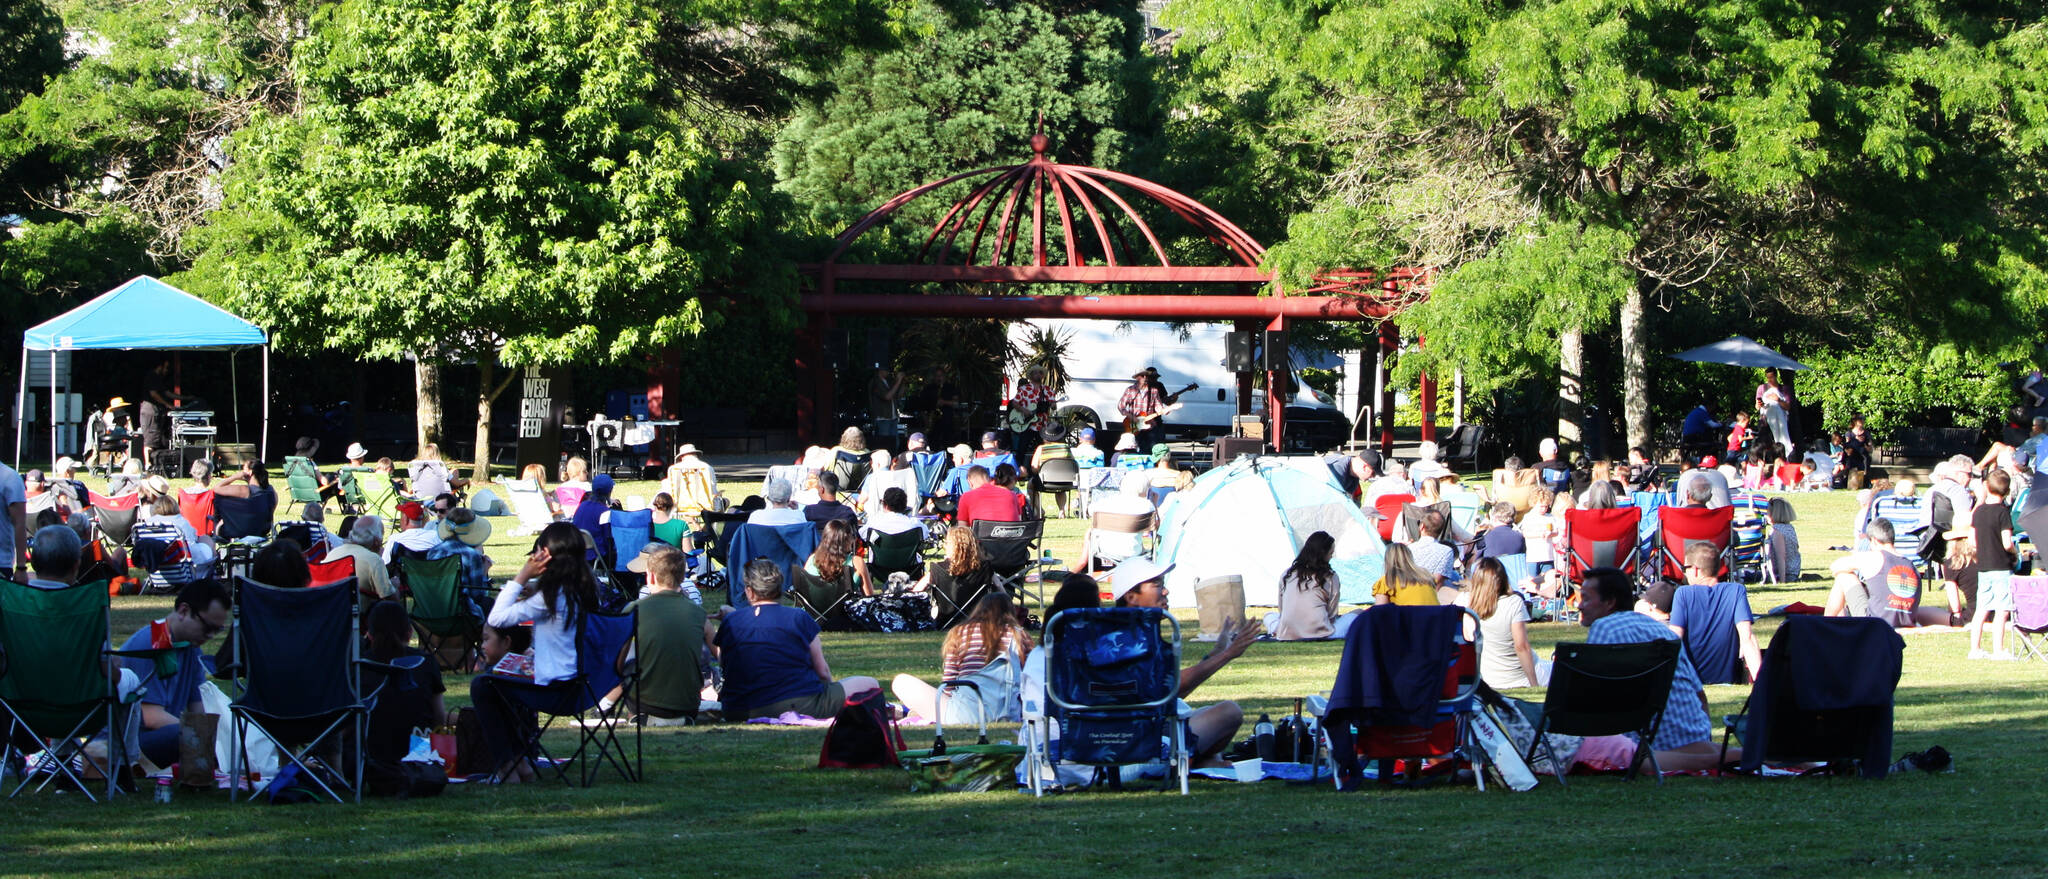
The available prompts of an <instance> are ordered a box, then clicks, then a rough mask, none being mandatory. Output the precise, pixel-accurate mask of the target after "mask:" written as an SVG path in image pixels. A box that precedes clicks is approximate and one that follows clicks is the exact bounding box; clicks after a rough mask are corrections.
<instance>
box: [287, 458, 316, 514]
mask: <svg viewBox="0 0 2048 879" xmlns="http://www.w3.org/2000/svg"><path fill="white" fill-rule="evenodd" d="M284 481H285V486H286V487H287V488H288V489H289V490H290V492H291V497H292V503H295V504H309V503H310V504H317V503H319V502H320V468H318V467H316V466H314V464H313V459H311V458H305V457H300V456H298V455H286V456H285V459H284Z"/></svg>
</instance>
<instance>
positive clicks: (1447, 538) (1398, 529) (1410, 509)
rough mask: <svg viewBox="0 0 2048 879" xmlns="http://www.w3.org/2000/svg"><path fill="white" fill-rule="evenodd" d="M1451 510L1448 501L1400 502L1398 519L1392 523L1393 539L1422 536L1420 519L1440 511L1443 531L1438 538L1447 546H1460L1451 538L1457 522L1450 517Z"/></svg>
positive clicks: (1412, 538) (1404, 539)
mask: <svg viewBox="0 0 2048 879" xmlns="http://www.w3.org/2000/svg"><path fill="white" fill-rule="evenodd" d="M1452 512H1453V510H1452V508H1451V503H1450V501H1437V502H1436V503H1433V504H1416V503H1408V504H1402V505H1401V515H1400V519H1399V521H1397V522H1396V523H1395V524H1394V539H1395V540H1402V541H1412V540H1414V539H1415V538H1417V537H1420V536H1422V520H1423V519H1424V518H1426V517H1427V516H1428V515H1429V514H1430V513H1441V514H1443V517H1444V532H1443V534H1441V535H1439V536H1438V539H1439V540H1441V541H1443V542H1444V543H1445V544H1446V545H1449V546H1453V547H1457V546H1460V545H1461V544H1459V543H1458V542H1457V541H1456V540H1453V539H1452V538H1451V533H1452V532H1451V528H1452V527H1453V526H1454V525H1456V524H1457V520H1455V519H1453V518H1452ZM1466 533H1467V534H1470V533H1471V532H1469V531H1468V532H1466Z"/></svg>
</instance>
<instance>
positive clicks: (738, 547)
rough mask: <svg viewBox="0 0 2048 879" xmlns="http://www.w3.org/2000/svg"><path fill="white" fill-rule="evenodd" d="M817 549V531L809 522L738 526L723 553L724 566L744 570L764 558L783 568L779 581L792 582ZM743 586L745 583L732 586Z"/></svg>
mask: <svg viewBox="0 0 2048 879" xmlns="http://www.w3.org/2000/svg"><path fill="white" fill-rule="evenodd" d="M817 548H818V529H817V527H816V526H814V525H812V524H811V523H809V522H799V523H795V524H790V525H762V524H759V523H755V522H748V523H744V524H741V525H740V526H739V528H737V529H735V533H734V534H733V539H732V546H731V547H730V548H729V549H727V551H726V559H727V566H728V567H733V568H739V567H744V566H745V565H746V564H747V563H748V562H751V561H753V560H754V559H757V558H765V559H768V560H769V561H772V562H774V563H775V565H776V567H779V568H781V569H782V582H783V583H792V582H795V579H796V578H795V574H794V573H792V572H800V571H802V570H803V567H804V560H805V559H808V558H810V557H811V552H812V551H814V550H816V549H817ZM735 585H744V584H735Z"/></svg>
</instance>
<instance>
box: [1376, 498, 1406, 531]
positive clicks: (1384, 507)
mask: <svg viewBox="0 0 2048 879" xmlns="http://www.w3.org/2000/svg"><path fill="white" fill-rule="evenodd" d="M1414 500H1415V496H1414V495H1412V494H1383V495H1380V496H1379V498H1378V499H1376V500H1374V501H1373V502H1372V508H1373V511H1374V512H1376V513H1379V514H1380V519H1379V526H1380V539H1381V540H1392V539H1394V523H1395V522H1398V521H1400V519H1401V511H1402V510H1404V509H1406V508H1407V507H1408V505H1409V504H1410V503H1412V502H1414Z"/></svg>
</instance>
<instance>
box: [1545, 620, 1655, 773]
mask: <svg viewBox="0 0 2048 879" xmlns="http://www.w3.org/2000/svg"><path fill="white" fill-rule="evenodd" d="M1678 651H1679V643H1678V641H1676V640H1662V639H1660V640H1656V641H1647V642H1644V643H1641V644H1559V645H1557V658H1556V661H1555V663H1554V664H1553V665H1552V667H1551V672H1550V690H1549V691H1548V692H1547V693H1546V694H1545V695H1544V698H1543V716H1542V717H1541V718H1539V719H1538V720H1537V721H1536V737H1535V739H1534V740H1533V741H1531V742H1530V743H1529V753H1527V754H1525V755H1523V756H1524V759H1525V760H1527V761H1528V762H1529V764H1530V765H1532V766H1533V765H1535V762H1536V752H1537V751H1538V750H1542V751H1545V752H1547V753H1548V754H1549V756H1550V760H1551V764H1552V765H1554V766H1563V765H1565V764H1564V763H1563V762H1562V761H1560V760H1558V759H1557V753H1556V752H1555V751H1552V750H1551V748H1550V741H1549V739H1548V738H1547V737H1546V736H1545V735H1544V734H1545V733H1562V734H1564V735H1571V736H1612V735H1621V734H1624V733H1635V734H1636V735H1637V742H1636V753H1635V757H1634V758H1632V759H1630V760H1629V763H1628V776H1627V777H1628V778H1635V777H1636V768H1637V767H1638V766H1640V765H1642V762H1643V760H1644V758H1648V759H1649V761H1650V769H1651V770H1652V771H1654V772H1656V773H1657V783H1658V784H1660V785H1661V784H1663V783H1664V770H1663V769H1662V768H1661V767H1659V766H1658V765H1657V754H1656V748H1655V742H1656V741H1657V728H1658V726H1660V725H1662V723H1663V722H1664V705H1665V703H1666V702H1667V701H1669V699H1670V698H1671V678H1672V676H1673V675H1674V674H1676V673H1677V671H1678ZM1557 783H1558V784H1560V785H1562V784H1565V780H1564V775H1563V774H1562V773H1560V774H1559V775H1558V776H1557Z"/></svg>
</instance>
